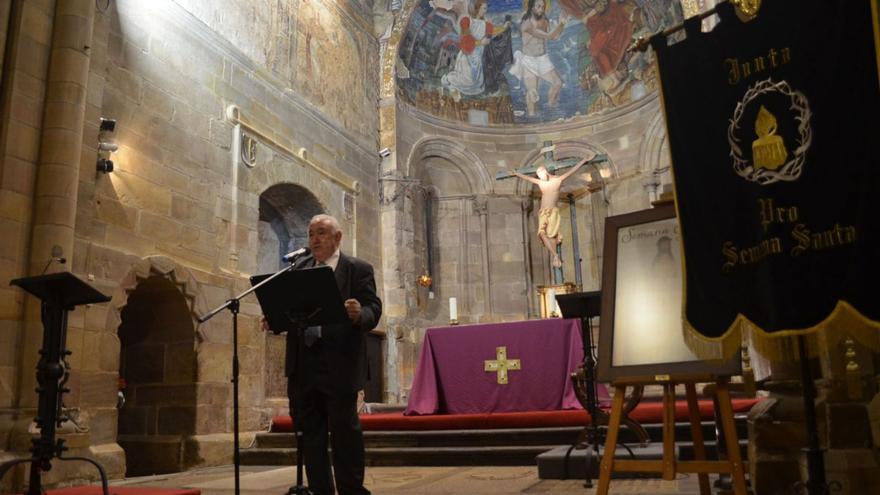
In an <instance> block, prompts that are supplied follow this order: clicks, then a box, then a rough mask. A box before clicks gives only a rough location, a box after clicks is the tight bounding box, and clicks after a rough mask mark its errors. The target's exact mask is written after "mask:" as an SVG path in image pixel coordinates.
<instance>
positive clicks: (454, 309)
mask: <svg viewBox="0 0 880 495" xmlns="http://www.w3.org/2000/svg"><path fill="white" fill-rule="evenodd" d="M457 302H458V301H456V300H455V298H454V297H450V298H449V321H457V320H458V304H457Z"/></svg>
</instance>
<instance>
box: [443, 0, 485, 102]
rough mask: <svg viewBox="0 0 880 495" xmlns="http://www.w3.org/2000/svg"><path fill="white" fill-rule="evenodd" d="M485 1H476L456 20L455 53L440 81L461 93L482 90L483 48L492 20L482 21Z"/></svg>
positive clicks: (479, 92) (476, 92)
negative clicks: (452, 63)
mask: <svg viewBox="0 0 880 495" xmlns="http://www.w3.org/2000/svg"><path fill="white" fill-rule="evenodd" d="M488 8H489V6H488V3H487V0H476V1H475V2H474V5H473V8H472V9H471V12H470V15H466V16H463V17H461V19H459V21H458V23H457V24H456V30H457V31H458V34H459V38H458V39H459V41H458V56H457V57H456V59H455V65H454V66H453V68H452V70H451V71H450V72H448V73H446V74H445V75H444V76H443V77H442V78H441V79H440V80H441V82H442V83H443V85H444V86H446V87H447V88H449V89H451V90H453V91H457V92H459V93H461V94H465V95H478V94H481V93H482V92H483V47H484V46H485V45H487V44H489V42H490V41H491V40H492V23H491V22H488V21H487V20H486V11H487V10H488Z"/></svg>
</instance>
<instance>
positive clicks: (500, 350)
mask: <svg viewBox="0 0 880 495" xmlns="http://www.w3.org/2000/svg"><path fill="white" fill-rule="evenodd" d="M484 363H485V364H484V366H483V371H494V372H496V373H497V374H498V384H499V385H505V384H507V370H511V371H515V370H520V369H522V365H521V364H520V361H519V359H507V347H506V346H501V347H496V348H495V359H487V360H486V361H485V362H484Z"/></svg>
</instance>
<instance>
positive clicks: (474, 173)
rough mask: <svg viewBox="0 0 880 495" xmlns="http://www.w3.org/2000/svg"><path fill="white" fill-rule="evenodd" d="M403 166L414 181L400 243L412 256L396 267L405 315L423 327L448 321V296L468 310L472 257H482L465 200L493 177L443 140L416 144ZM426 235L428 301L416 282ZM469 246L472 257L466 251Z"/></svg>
mask: <svg viewBox="0 0 880 495" xmlns="http://www.w3.org/2000/svg"><path fill="white" fill-rule="evenodd" d="M406 165H407V167H406V168H407V172H408V173H407V176H408V177H409V179H410V180H412V181H413V182H412V183H410V187H408V188H407V192H406V196H405V198H406V201H405V203H404V205H403V208H404V212H405V216H406V218H407V219H408V222H407V226H406V227H405V228H406V229H407V230H409V229H411V230H410V232H407V236H411V241H410V242H407V241H408V240H407V239H404V242H405V243H406V244H409V245H411V246H412V255H413V256H412V257H411V258H409V260H411V261H409V260H407V258H408V257H403V259H402V260H401V261H400V263H401V267H400V269H401V270H402V271H403V272H404V273H405V274H406V275H405V280H404V284H405V287H406V293H407V297H408V307H409V308H411V309H410V317H414V318H418V319H420V320H423V321H424V322H425V325H431V324H441V323H443V322H445V321H446V319H447V311H448V309H447V304H448V299H449V297H456V298H457V299H458V300H459V311H460V312H462V313H463V314H464V312H465V311H467V310H468V309H470V308H471V305H469V304H468V300H469V299H472V298H469V297H468V296H467V293H468V291H469V290H470V289H469V288H468V287H467V280H468V277H469V273H471V272H473V273H475V274H476V273H482V271H481V269H480V268H479V266H478V265H479V261H477V260H478V259H480V260H481V259H482V258H479V256H481V253H482V250H481V249H482V239H481V238H480V237H479V235H477V236H476V243H475V242H473V241H474V235H470V234H469V233H468V232H469V225H468V224H469V217H470V216H471V213H470V203H471V200H472V198H473V197H474V195H476V194H487V193H491V191H492V186H493V181H492V180H491V178H490V176H489V173H488V171H487V170H486V167H485V165H484V164H483V163H482V161H481V160H480V159H479V157H478V156H476V155H475V154H474V153H472V152H471V151H470V150H468V149H467V148H466V147H465V146H463V145H462V144H461V143H458V142H455V141H452V140H449V139H445V138H437V137H432V138H427V139H424V140H422V141H420V142H418V143H416V144H415V146H414V147H413V149H412V152H411V153H410V155H409V159H408V161H407V164H406ZM470 227H476V224H474V225H471V226H470ZM429 229H430V232H429ZM429 238H430V239H431V247H430V250H431V252H430V254H431V256H430V257H431V267H430V269H431V276H432V277H433V285H432V287H431V290H432V292H433V293H434V296H435V297H434V298H433V299H430V298H429V292H428V289H426V288H423V287H421V286H419V285H418V284H417V279H418V277H419V276H420V275H422V274H424V273H426V272H427V270H428V249H429V247H428V245H427V244H428V239H429ZM469 249H470V250H472V251H473V255H472V256H468V255H467V251H468V250H469ZM469 258H473V259H474V261H475V263H474V266H469V265H468V263H466V262H465V261H464V260H468V259H469ZM475 282H477V283H478V282H479V280H475Z"/></svg>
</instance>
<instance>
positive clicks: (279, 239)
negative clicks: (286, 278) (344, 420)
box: [257, 183, 326, 398]
mask: <svg viewBox="0 0 880 495" xmlns="http://www.w3.org/2000/svg"><path fill="white" fill-rule="evenodd" d="M325 212H326V209H325V208H324V207H323V206H322V205H321V203H320V202H319V201H318V199H317V198H316V197H315V195H314V194H312V192H311V191H309V190H308V189H306V188H305V187H302V186H300V185H297V184H286V183H285V184H275V185H273V186H271V187H269V188H268V189H266V190H265V191H263V193H262V194H260V223H259V227H258V235H259V249H258V255H257V267H258V268H257V269H258V271H259V273H269V272H275V271H277V270H279V269H280V268H281V267H282V260H281V257H282V256H283V255H284V254H286V253H289V252H291V251H293V250H295V249H299V248H301V247H303V246H306V245H307V244H308V230H309V220H311V218H312V217H313V216H315V215H318V214H320V213H325ZM266 339H267V342H266V356H265V363H266V375H265V377H266V378H265V380H266V381H265V386H266V397H270V398H285V397H287V377H286V376H285V375H284V350H285V346H286V343H285V340H284V339H285V337H284V335H272V334H271V333H270V334H268V335H267V336H266Z"/></svg>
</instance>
